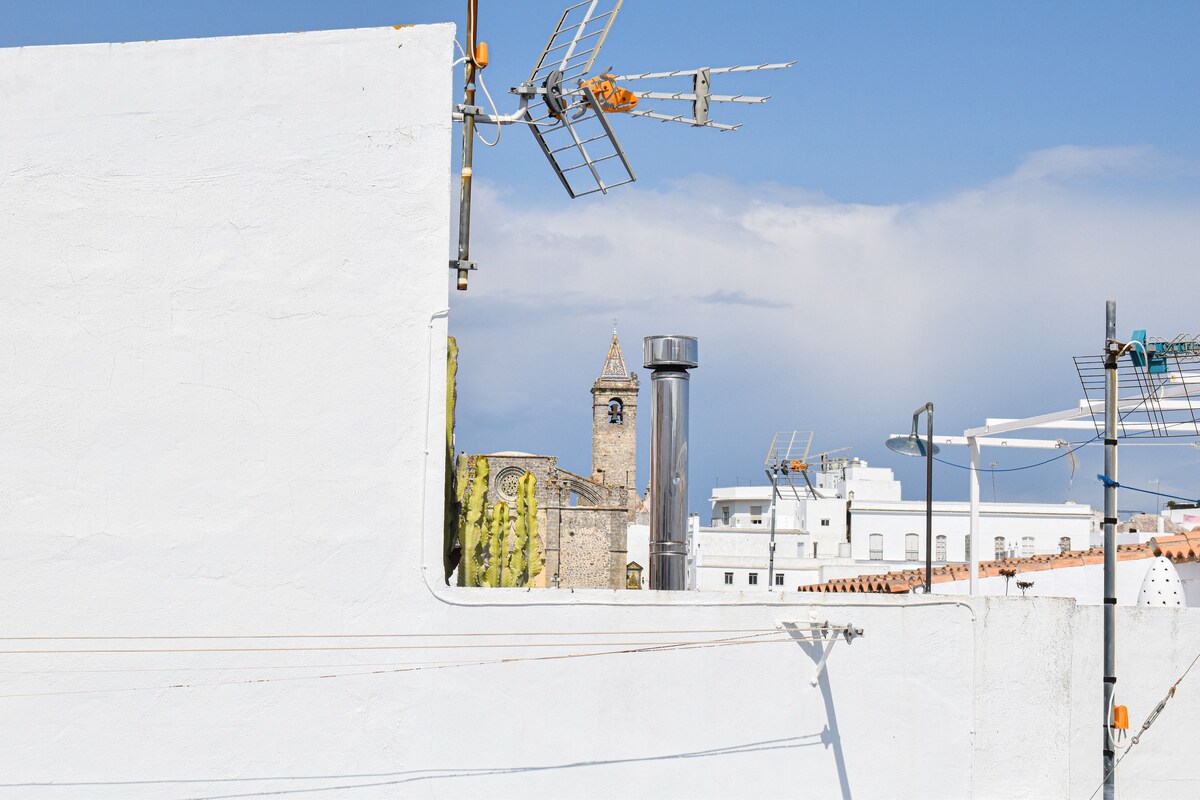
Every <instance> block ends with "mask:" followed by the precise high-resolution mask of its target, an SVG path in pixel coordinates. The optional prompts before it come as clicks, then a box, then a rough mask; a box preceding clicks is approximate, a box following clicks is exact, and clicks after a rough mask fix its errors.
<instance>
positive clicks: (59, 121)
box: [0, 26, 1200, 800]
mask: <svg viewBox="0 0 1200 800" xmlns="http://www.w3.org/2000/svg"><path fill="white" fill-rule="evenodd" d="M450 37H451V29H450V28H449V27H444V26H435V27H418V28H405V29H401V30H393V29H390V28H389V29H384V30H363V31H350V32H333V33H313V34H294V35H287V36H266V37H249V38H244V39H220V40H210V41H187V42H155V43H138V44H127V45H111V46H110V45H97V46H84V47H69V48H28V49H22V50H6V51H0V100H2V101H3V108H4V113H3V115H0V243H2V244H0V246H2V247H3V248H4V255H5V259H4V261H5V265H6V269H5V270H4V271H3V272H0V298H2V299H3V301H4V305H5V313H4V314H3V315H2V316H0V337H2V338H0V344H2V345H3V346H2V347H0V387H2V388H0V392H3V404H2V407H0V408H2V412H3V413H2V415H0V426H2V427H0V437H2V439H0V493H2V495H0V508H2V509H3V515H2V516H0V547H2V548H3V550H2V552H0V600H2V603H0V607H2V609H3V614H2V616H0V638H2V639H3V647H2V648H0V665H2V666H0V669H3V688H2V689H0V695H3V697H2V698H0V700H2V701H3V704H4V706H3V707H4V719H5V724H4V725H2V726H0V751H2V752H3V753H4V754H5V757H4V759H3V764H2V765H0V797H5V798H22V800H23V799H24V798H39V799H40V798H79V797H108V798H183V797H229V796H247V797H249V796H264V795H269V794H283V795H285V796H286V794H287V793H300V795H301V796H306V797H307V796H312V797H348V796H355V797H359V796H361V797H409V796H417V797H435V796H436V797H478V796H489V797H492V796H497V797H508V796H518V795H519V796H524V797H595V796H616V795H626V794H630V793H633V794H641V795H647V796H660V797H730V796H754V797H773V796H783V795H792V794H794V793H795V792H796V791H797V787H798V786H802V787H803V791H804V793H805V794H806V795H807V796H811V797H818V798H820V797H842V798H846V797H855V798H872V797H877V798H904V797H911V798H962V797H979V798H1003V797H1029V798H1047V797H1068V796H1079V795H1080V794H1081V791H1076V790H1077V789H1078V788H1079V787H1085V788H1086V787H1087V785H1088V784H1089V783H1090V782H1093V781H1095V780H1098V779H1099V773H1098V770H1099V758H1098V755H1097V754H1096V753H1094V752H1093V751H1094V750H1095V749H1096V748H1094V747H1091V746H1090V745H1088V742H1087V741H1085V740H1094V739H1096V738H1098V731H1097V726H1096V722H1095V719H1096V717H1097V716H1098V713H1099V711H1098V707H1099V699H1098V698H1099V684H1100V680H1099V675H1098V674H1097V670H1096V668H1095V662H1094V661H1093V660H1091V659H1092V658H1093V655H1094V654H1096V653H1098V647H1099V645H1098V636H1099V633H1098V631H1099V625H1098V619H1099V617H1098V610H1094V609H1079V608H1078V607H1077V606H1076V605H1075V604H1074V603H1071V602H1068V601H1063V600H1052V599H1028V600H1021V599H1004V598H992V599H987V600H984V599H978V598H976V599H956V598H936V597H931V598H914V597H905V598H885V597H854V598H841V597H813V596H809V595H799V594H797V593H794V592H787V593H769V592H759V593H756V594H755V595H753V596H751V595H748V594H718V593H712V592H689V593H681V594H679V595H678V596H676V595H664V594H658V593H651V592H629V591H599V590H595V591H575V592H570V591H566V590H564V591H557V592H556V591H551V590H546V591H542V592H529V591H523V590H490V591H485V590H465V589H457V588H455V587H447V586H444V585H443V584H442V581H441V576H440V572H441V567H440V553H441V519H440V517H441V495H442V486H441V473H442V468H443V465H442V451H441V447H442V437H443V430H444V429H443V424H444V417H443V416H442V415H443V409H444V399H445V398H444V362H443V359H444V350H443V347H444V335H445V323H444V316H442V314H441V312H442V311H443V310H444V309H445V307H446V305H447V302H448V298H447V270H446V253H447V244H448V242H449V237H450V232H449V228H448V221H449V205H450V197H449V187H450V182H451V181H450V144H451V129H450V120H449V113H448V112H449V105H450V100H449V98H450V97H451V83H450V63H451V60H452V58H453V54H452V49H451V42H450ZM693 435H703V432H702V431H695V432H693ZM1197 614H1200V612H1198V611H1194V610H1191V609H1150V610H1141V609H1120V620H1121V625H1122V626H1123V628H1122V630H1123V631H1126V632H1127V634H1126V638H1125V641H1129V642H1131V644H1132V643H1133V642H1135V641H1136V642H1138V643H1139V644H1140V647H1138V648H1134V647H1132V646H1130V647H1129V648H1127V649H1124V650H1122V659H1123V661H1122V669H1123V670H1124V671H1125V673H1127V674H1128V675H1129V683H1130V685H1131V690H1130V695H1131V698H1130V706H1131V712H1132V713H1133V715H1134V717H1135V719H1140V716H1141V714H1142V712H1143V711H1144V710H1145V709H1146V707H1147V703H1149V702H1150V700H1148V699H1147V698H1149V697H1151V695H1152V693H1153V692H1154V691H1156V690H1157V689H1160V688H1161V689H1163V690H1165V688H1166V686H1167V685H1169V682H1170V681H1171V680H1173V679H1174V678H1175V677H1176V676H1177V674H1178V672H1179V671H1181V670H1182V667H1183V666H1186V663H1187V661H1188V660H1189V659H1190V657H1191V656H1192V655H1193V654H1194V653H1195V652H1196V651H1197V650H1200V624H1197V623H1198V622H1200V617H1198V616H1197ZM812 620H815V621H818V622H821V621H825V620H829V621H832V622H834V623H853V624H855V625H856V626H859V627H862V628H863V629H864V631H865V636H864V637H863V638H861V639H859V640H856V641H855V642H854V643H853V644H850V645H846V644H839V645H837V649H835V650H834V652H833V655H832V656H831V658H830V659H829V662H828V669H827V671H826V672H825V673H824V676H823V678H822V679H821V681H820V682H819V684H818V685H817V686H816V687H813V686H810V685H809V678H810V676H811V675H812V670H813V665H814V663H815V661H816V660H817V658H818V657H819V654H818V652H817V648H816V647H815V646H814V645H812V644H811V643H804V644H797V643H796V642H794V641H790V640H788V639H786V638H784V637H782V636H781V635H780V634H778V633H777V632H776V626H777V625H778V624H779V623H781V622H794V623H799V624H800V625H807V624H809V622H810V621H812ZM747 637H750V638H747ZM1160 641H1161V642H1162V643H1163V644H1162V646H1157V645H1155V646H1153V647H1151V646H1149V645H1150V644H1153V643H1158V642H1160ZM669 642H676V643H684V644H686V645H687V649H669V645H667V644H665V643H669ZM664 647H666V648H668V649H664ZM1185 686H1188V684H1185ZM1134 687H1136V688H1134ZM1093 689H1094V692H1095V693H1094V696H1093V694H1092V692H1093ZM1197 694H1198V693H1189V691H1181V692H1180V694H1179V695H1178V696H1177V699H1176V700H1175V701H1173V702H1174V705H1173V706H1172V707H1171V708H1169V709H1168V712H1167V713H1166V714H1164V715H1163V717H1162V718H1161V719H1160V722H1159V723H1157V725H1156V727H1155V729H1154V730H1153V731H1152V734H1153V736H1152V737H1148V738H1147V741H1146V744H1144V745H1143V747H1142V749H1140V750H1139V751H1138V752H1135V753H1134V754H1133V755H1132V756H1131V757H1130V759H1128V760H1127V762H1126V764H1127V773H1126V777H1125V778H1123V780H1124V783H1123V786H1124V788H1125V790H1126V791H1127V792H1129V793H1130V796H1154V797H1190V796H1193V795H1194V794H1195V792H1194V791H1193V789H1194V786H1195V783H1194V782H1195V781H1196V780H1197V778H1200V766H1198V765H1197V764H1196V762H1195V761H1194V760H1191V759H1187V758H1185V757H1183V755H1182V753H1181V747H1182V744H1181V743H1187V742H1190V739H1189V737H1190V736H1191V728H1192V720H1194V718H1195V715H1196V713H1197V711H1200V703H1198V702H1197V700H1196V697H1197ZM1154 699H1155V700H1156V698H1154ZM1093 712H1095V713H1093ZM1082 793H1083V794H1084V795H1086V792H1082Z"/></svg>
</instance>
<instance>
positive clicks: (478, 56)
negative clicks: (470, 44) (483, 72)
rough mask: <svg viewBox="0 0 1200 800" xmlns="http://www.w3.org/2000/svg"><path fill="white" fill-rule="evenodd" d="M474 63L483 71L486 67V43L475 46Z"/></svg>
mask: <svg viewBox="0 0 1200 800" xmlns="http://www.w3.org/2000/svg"><path fill="white" fill-rule="evenodd" d="M475 63H476V64H478V65H479V68H480V69H483V68H484V67H486V66H487V65H488V46H487V42H480V43H479V44H477V45H475Z"/></svg>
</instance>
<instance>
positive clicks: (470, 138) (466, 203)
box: [451, 0, 486, 292]
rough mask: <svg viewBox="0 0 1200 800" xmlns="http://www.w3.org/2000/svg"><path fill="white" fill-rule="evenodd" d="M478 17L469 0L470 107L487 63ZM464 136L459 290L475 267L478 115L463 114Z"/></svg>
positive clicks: (466, 98)
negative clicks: (480, 48)
mask: <svg viewBox="0 0 1200 800" xmlns="http://www.w3.org/2000/svg"><path fill="white" fill-rule="evenodd" d="M478 20H479V0H467V48H466V50H467V52H466V57H467V63H466V66H465V80H464V81H463V82H464V84H465V87H464V89H463V106H464V107H465V108H466V109H471V108H472V107H473V106H474V105H475V72H476V70H479V69H483V67H484V66H485V65H486V61H485V62H484V63H480V61H479V60H478V58H477V53H476V45H475V35H476V29H477V27H478ZM462 123H463V126H462V132H463V138H462V182H461V186H460V187H459V195H458V196H459V201H458V260H457V261H455V262H453V263H452V265H451V266H453V267H454V268H455V270H456V271H457V273H458V290H459V291H460V292H465V291H466V290H467V272H468V271H469V270H472V269H475V263H474V262H473V261H471V167H472V165H473V163H474V158H475V115H474V114H471V113H464V114H463V121H462Z"/></svg>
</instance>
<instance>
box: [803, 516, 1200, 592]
mask: <svg viewBox="0 0 1200 800" xmlns="http://www.w3.org/2000/svg"><path fill="white" fill-rule="evenodd" d="M1157 556H1166V557H1167V558H1169V559H1171V561H1173V562H1175V563H1176V564H1180V563H1183V562H1185V561H1200V528H1197V529H1196V530H1193V531H1190V532H1188V533H1185V534H1179V535H1176V536H1156V537H1154V538H1153V539H1151V540H1150V541H1148V542H1143V543H1141V544H1120V545H1117V560H1118V561H1134V560H1137V559H1142V558H1155V557H1157ZM1103 563H1104V548H1103V547H1094V548H1092V549H1090V550H1071V551H1068V552H1066V553H1061V554H1058V555H1042V556H1028V557H1025V558H1003V559H999V560H995V561H980V562H979V577H980V578H988V577H996V576H999V575H1000V570H1002V569H1013V570H1016V571H1017V572H1021V573H1027V572H1038V571H1041V570H1047V569H1062V568H1064V567H1082V566H1087V565H1089V564H1103ZM969 577H970V567H969V566H968V565H967V564H948V565H946V566H944V567H937V568H936V569H934V570H933V582H934V583H948V582H950V581H965V580H967V579H969ZM924 585H925V570H924V569H904V570H896V571H893V572H885V573H883V574H879V575H859V576H856V577H853V578H835V579H834V580H831V581H826V582H825V583H816V584H812V585H809V586H801V587H799V591H801V592H856V593H871V594H907V593H909V592H911V591H912V590H913V589H914V588H916V587H918V586H924Z"/></svg>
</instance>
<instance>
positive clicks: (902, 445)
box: [885, 403, 940, 594]
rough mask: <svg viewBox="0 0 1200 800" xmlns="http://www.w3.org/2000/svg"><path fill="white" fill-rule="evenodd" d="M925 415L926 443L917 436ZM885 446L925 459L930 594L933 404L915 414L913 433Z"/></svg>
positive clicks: (928, 584) (930, 588)
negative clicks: (927, 416) (919, 418)
mask: <svg viewBox="0 0 1200 800" xmlns="http://www.w3.org/2000/svg"><path fill="white" fill-rule="evenodd" d="M923 413H928V414H929V419H928V422H929V425H928V428H927V430H926V434H925V441H924V442H922V441H921V437H920V436H918V435H917V419H918V417H920V416H921V414H923ZM885 444H886V445H887V446H888V449H889V450H893V451H895V452H897V453H899V454H900V455H904V456H924V457H925V593H926V594H929V593H930V592H932V591H933V457H934V456H935V455H937V454H938V452H940V448H939V447H938V446H937V445H936V444H934V443H933V403H926V404H925V405H923V406H921V407H920V408H918V409H917V410H916V411H914V412H913V418H912V433H910V434H909V435H908V436H893V437H892V438H891V439H888V440H887V441H886V442H885Z"/></svg>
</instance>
